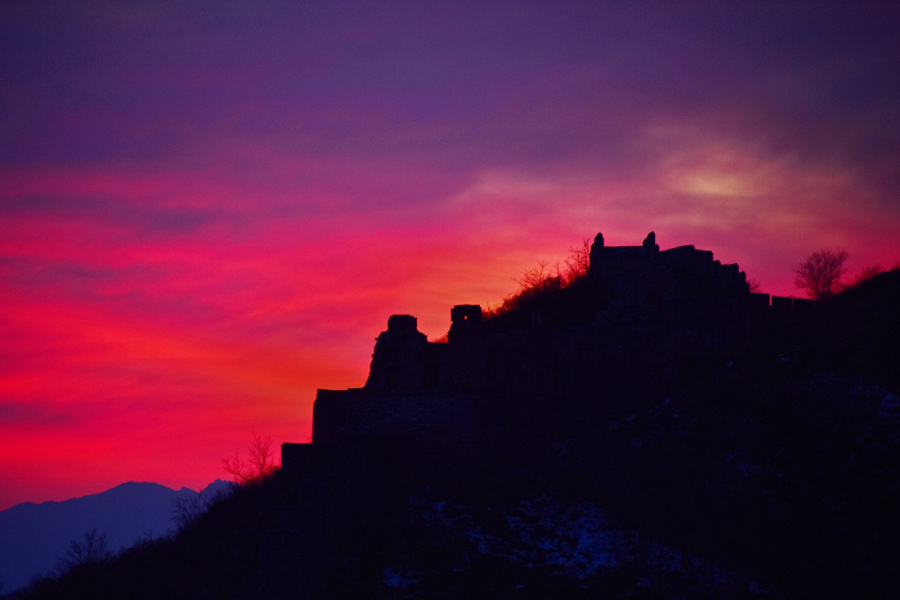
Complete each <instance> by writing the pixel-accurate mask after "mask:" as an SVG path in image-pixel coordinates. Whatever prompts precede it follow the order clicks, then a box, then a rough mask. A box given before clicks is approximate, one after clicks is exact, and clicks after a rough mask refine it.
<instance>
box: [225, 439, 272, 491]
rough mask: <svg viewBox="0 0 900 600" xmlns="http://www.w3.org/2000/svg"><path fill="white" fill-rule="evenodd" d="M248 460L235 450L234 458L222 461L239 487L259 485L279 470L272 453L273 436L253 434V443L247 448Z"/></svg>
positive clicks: (229, 457)
mask: <svg viewBox="0 0 900 600" xmlns="http://www.w3.org/2000/svg"><path fill="white" fill-rule="evenodd" d="M247 453H248V456H247V459H246V460H245V459H242V458H241V455H240V453H239V452H238V451H237V450H235V451H234V456H228V457H225V458H223V459H222V466H223V467H224V468H225V471H226V472H227V473H229V474H230V475H231V476H232V477H233V478H234V482H235V483H237V484H238V485H258V484H260V483H262V482H263V481H264V480H265V479H267V478H268V477H270V476H271V475H272V474H273V473H274V472H275V471H277V470H278V465H276V464H275V457H274V453H273V451H272V436H266V437H262V436H260V435H257V434H256V432H253V442H251V443H250V445H249V446H248V447H247Z"/></svg>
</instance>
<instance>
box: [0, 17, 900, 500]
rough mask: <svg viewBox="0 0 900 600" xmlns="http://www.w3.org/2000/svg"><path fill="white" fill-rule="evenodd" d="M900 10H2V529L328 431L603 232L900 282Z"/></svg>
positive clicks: (177, 480)
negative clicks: (408, 362)
mask: <svg viewBox="0 0 900 600" xmlns="http://www.w3.org/2000/svg"><path fill="white" fill-rule="evenodd" d="M785 4H790V6H785ZM891 4H892V3H886V2H878V3H872V4H866V3H863V2H852V3H846V4H842V3H836V2H797V3H780V2H717V1H716V2H668V1H664V2H632V1H625V2H607V1H600V0H594V1H591V2H550V1H546V2H527V1H522V0H518V1H515V2H487V1H484V0H480V1H477V2H465V1H454V2H427V1H420V0H416V1H408V2H340V1H327V2H297V1H289V2H238V1H216V2H212V1H208V2H207V1H197V2H171V3H170V2H166V1H162V0H152V1H150V0H148V1H146V2H123V1H112V0H104V1H97V0H79V1H77V2H76V1H72V2H49V1H46V2H44V1H40V0H22V1H18V0H7V1H4V2H3V3H2V4H0V359H2V360H0V509H5V508H8V507H9V506H11V505H13V504H15V503H18V502H22V501H45V500H61V499H65V498H69V497H72V496H78V495H83V494H87V493H95V492H99V491H102V490H104V489H107V488H109V487H112V486H114V485H116V484H118V483H121V482H124V481H129V480H138V481H156V482H159V483H162V484H165V485H170V486H174V487H180V486H183V485H186V486H189V487H194V488H198V487H202V486H204V485H205V484H207V483H209V482H210V481H212V480H213V479H216V478H217V477H224V472H223V471H222V468H221V458H222V457H224V456H226V455H228V454H229V453H233V452H234V450H235V449H236V448H239V447H240V448H244V447H246V445H247V443H248V442H249V441H250V440H251V438H252V433H253V432H257V433H259V434H262V435H271V436H272V437H273V438H274V440H275V441H276V443H279V444H280V443H281V442H283V441H307V440H308V439H309V434H310V424H311V417H312V403H313V400H314V398H315V390H316V389H317V388H345V387H353V386H360V385H362V384H363V383H364V381H365V378H366V375H367V371H368V361H369V359H370V357H371V352H372V347H373V343H374V337H375V336H376V335H377V334H378V333H379V332H380V331H382V330H383V329H384V328H385V326H386V322H387V318H388V316H389V315H391V314H393V313H409V314H413V315H415V316H417V317H418V319H419V328H420V330H422V331H423V332H425V333H426V334H427V335H428V336H429V337H430V338H432V339H434V338H437V337H440V336H442V335H443V334H444V333H446V331H447V328H448V325H449V313H450V307H451V306H452V305H453V304H459V303H480V304H482V305H488V304H493V303H496V302H498V301H499V300H500V299H502V297H503V296H505V295H507V294H509V293H510V292H512V291H514V289H515V287H516V284H515V282H514V280H515V278H517V277H518V276H520V274H521V273H522V271H523V270H524V269H526V268H528V267H531V266H533V265H534V264H536V263H537V262H538V261H539V260H542V259H545V260H548V261H550V262H555V261H556V260H560V259H564V258H565V256H566V254H567V249H568V248H569V247H571V246H574V245H577V244H579V243H580V242H581V240H582V239H583V238H585V237H589V236H590V237H593V236H594V235H595V234H596V233H597V232H598V231H602V232H603V234H604V237H605V238H606V241H607V244H610V245H634V244H640V242H641V241H642V240H643V238H644V236H645V235H646V234H647V232H649V231H651V230H654V231H655V232H656V235H657V242H658V243H659V244H660V246H661V247H662V248H664V249H665V248H670V247H674V246H678V245H683V244H694V245H696V246H697V247H699V248H703V249H706V250H712V251H713V252H714V253H715V256H716V258H718V259H720V260H722V261H723V262H737V263H739V264H740V265H741V268H742V269H743V270H744V271H745V272H746V273H747V274H748V276H749V277H750V278H751V279H755V280H758V281H759V282H760V283H761V285H762V288H763V290H764V291H767V292H770V293H777V294H783V295H792V294H793V295H801V292H799V291H797V290H795V289H794V288H793V284H792V279H793V277H792V273H791V269H792V267H793V266H795V265H796V264H797V263H799V262H800V261H801V260H802V259H803V258H804V257H805V256H806V255H807V254H809V253H810V252H812V251H814V250H817V249H819V248H825V247H836V246H840V247H843V248H846V249H847V250H848V251H849V253H850V261H849V263H848V265H849V270H850V274H851V275H852V274H854V273H855V272H857V271H859V270H861V269H862V268H864V267H868V266H872V265H876V264H879V265H881V266H882V267H885V268H889V267H891V266H894V265H895V264H897V263H898V262H900V241H898V233H900V67H898V65H900V36H898V31H900V10H898V8H897V7H896V5H894V6H893V8H891V7H890V5H891Z"/></svg>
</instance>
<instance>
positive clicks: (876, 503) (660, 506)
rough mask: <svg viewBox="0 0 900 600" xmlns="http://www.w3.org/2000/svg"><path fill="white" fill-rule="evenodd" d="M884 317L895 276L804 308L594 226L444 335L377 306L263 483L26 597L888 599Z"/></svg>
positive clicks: (896, 480)
mask: <svg viewBox="0 0 900 600" xmlns="http://www.w3.org/2000/svg"><path fill="white" fill-rule="evenodd" d="M898 306H900V288H898V273H897V272H891V273H886V274H884V275H882V276H879V277H876V278H874V279H873V280H872V281H870V282H868V283H867V284H865V285H863V286H860V287H859V288H858V289H854V290H850V291H847V292H845V293H844V294H841V295H839V296H837V297H835V298H834V299H832V300H831V301H829V302H828V303H820V304H813V303H812V302H809V301H801V300H795V299H791V298H770V297H768V296H763V295H760V294H750V292H749V289H748V286H747V285H746V279H745V278H744V276H743V273H740V271H739V269H738V268H737V266H736V265H721V264H719V263H718V261H715V260H714V259H713V257H712V253H709V252H704V251H699V250H696V249H694V248H693V247H682V248H674V249H671V250H665V251H661V250H660V249H659V247H658V246H656V244H655V236H653V235H652V234H651V235H649V236H648V237H647V239H646V240H645V241H644V244H643V245H641V246H634V247H613V248H610V247H606V246H604V245H603V241H602V236H598V238H597V239H596V240H595V243H594V245H593V247H592V249H591V266H590V271H589V273H588V274H587V276H585V277H584V278H583V279H582V280H580V281H578V282H577V283H575V284H573V285H570V286H569V287H566V288H563V289H558V290H550V291H547V292H546V293H542V294H536V295H534V296H533V297H531V298H529V299H528V300H527V301H523V302H520V303H518V304H517V306H515V307H514V308H513V309H512V310H509V311H507V312H505V313H504V314H501V315H498V316H495V317H493V318H490V319H484V318H483V313H482V311H481V309H480V307H477V306H473V305H461V306H457V307H454V308H453V309H452V311H451V326H450V331H449V334H448V337H447V341H446V342H445V343H440V344H436V343H430V342H428V341H427V339H426V338H425V336H424V335H423V334H421V333H420V332H419V331H418V330H417V325H416V319H415V318H414V317H412V316H411V315H394V316H391V317H390V319H389V320H388V328H387V330H386V331H385V332H383V333H382V334H381V335H380V336H379V337H378V339H377V342H376V346H375V351H374V355H373V359H372V365H371V369H370V374H369V378H368V381H367V383H366V385H365V387H363V388H360V389H351V390H320V391H319V394H318V397H317V400H316V404H315V409H314V425H313V438H312V443H309V444H285V445H284V447H283V449H282V461H283V468H282V471H280V472H279V473H278V474H277V475H276V477H275V478H273V479H272V480H270V481H268V482H266V483H265V484H264V485H263V486H261V487H258V488H248V489H245V490H244V491H243V492H242V493H241V494H239V495H237V496H236V497H235V498H233V499H231V500H228V501H225V502H223V503H221V504H219V505H217V506H215V507H214V508H213V510H212V511H210V513H209V514H208V515H207V516H205V517H204V518H202V519H200V520H198V521H197V523H195V524H194V525H193V526H192V527H190V528H188V529H186V530H185V531H184V532H183V533H182V535H181V536H179V537H178V538H177V539H176V540H173V541H166V542H154V543H152V544H148V545H146V546H145V547H142V548H137V549H135V550H133V551H132V552H130V553H128V554H126V555H125V556H123V557H122V558H121V559H120V560H119V561H117V562H115V563H113V564H110V565H106V566H103V567H102V568H101V567H98V568H96V569H91V570H90V572H88V571H85V572H84V573H73V574H72V575H70V576H69V577H67V578H63V579H62V580H60V581H59V582H56V583H47V584H45V585H44V586H43V587H42V588H41V589H39V590H36V591H35V592H34V594H32V595H30V596H26V597H29V598H52V597H57V598H58V597H77V595H76V594H88V592H89V593H90V597H96V598H102V597H110V598H113V597H125V596H127V597H132V598H140V597H148V598H149V597H154V598H156V597H168V598H260V599H261V598H423V599H424V598H428V599H434V598H446V599H451V598H491V599H495V598H535V599H536V598H601V597H602V598H606V597H610V598H626V597H627V598H729V599H731V598H847V597H866V598H888V597H896V596H897V595H898V593H900V574H898V571H897V569H896V565H895V560H896V557H897V556H898V555H900V535H898V534H900V515H898V513H897V511H896V506H898V502H900V398H898V392H900V384H898V381H897V369H896V366H897V364H900V363H898V362H897V360H896V357H897V352H898V343H900V342H898V340H900V327H898V318H897V312H898V311H897V310H896V309H897V307H898Z"/></svg>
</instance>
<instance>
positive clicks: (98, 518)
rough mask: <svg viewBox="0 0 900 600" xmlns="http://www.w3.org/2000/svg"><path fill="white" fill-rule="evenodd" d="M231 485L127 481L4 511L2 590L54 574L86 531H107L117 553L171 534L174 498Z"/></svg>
mask: <svg viewBox="0 0 900 600" xmlns="http://www.w3.org/2000/svg"><path fill="white" fill-rule="evenodd" d="M230 486H231V484H230V483H228V482H225V481H222V480H217V481H215V482H213V483H212V484H210V485H209V486H207V488H206V489H204V490H203V491H201V492H196V491H194V490H191V489H188V488H181V489H180V490H173V489H171V488H168V487H166V486H164V485H160V484H158V483H137V482H129V483H123V484H121V485H118V486H116V487H114V488H112V489H109V490H106V491H105V492H102V493H99V494H91V495H88V496H84V497H81V498H72V499H70V500H66V501H64V502H42V503H40V504H35V503H32V502H25V503H22V504H17V505H16V506H13V507H12V508H9V509H7V510H4V511H0V585H2V587H0V594H4V593H9V592H12V591H14V590H16V589H18V588H20V587H23V586H25V585H28V583H29V582H30V581H31V580H32V579H33V578H35V577H36V576H38V575H46V574H50V573H52V572H53V571H54V570H55V569H56V567H57V565H58V564H59V557H60V556H62V555H63V554H64V553H65V552H66V549H67V548H68V547H69V545H70V543H71V541H72V540H75V539H80V538H82V537H83V536H84V534H85V532H87V531H90V530H92V529H94V528H96V529H97V530H98V531H99V532H101V533H103V534H105V535H106V536H107V539H108V541H109V549H110V550H111V551H112V552H114V553H115V552H118V551H120V550H122V549H123V548H127V547H129V546H131V545H133V544H134V543H135V542H136V541H138V540H140V539H144V538H148V537H153V538H156V537H161V536H165V535H167V534H169V533H171V532H172V530H173V529H174V526H175V522H174V521H173V509H174V503H175V501H176V500H179V499H181V500H184V501H187V502H188V503H190V502H192V500H193V498H198V499H204V500H205V499H206V498H208V497H211V496H215V495H216V494H218V493H219V492H220V491H223V490H227V489H228V488H230ZM196 505H197V504H196V503H194V506H196Z"/></svg>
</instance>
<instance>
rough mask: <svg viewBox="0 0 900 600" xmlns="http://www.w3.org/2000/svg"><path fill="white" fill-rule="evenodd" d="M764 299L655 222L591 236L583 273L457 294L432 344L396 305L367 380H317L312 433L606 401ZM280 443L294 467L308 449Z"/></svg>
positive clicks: (340, 439)
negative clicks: (543, 286)
mask: <svg viewBox="0 0 900 600" xmlns="http://www.w3.org/2000/svg"><path fill="white" fill-rule="evenodd" d="M762 304H765V306H766V307H767V308H768V305H769V299H768V296H765V297H760V295H754V294H751V293H750V291H749V286H748V284H747V279H746V276H745V274H744V273H743V272H741V270H740V269H739V267H738V265H735V264H722V263H720V262H719V261H718V260H715V259H714V257H713V253H712V252H709V251H706V250H697V249H696V248H694V247H693V246H680V247H677V248H671V249H668V250H660V248H659V246H658V245H657V243H656V236H655V234H654V233H652V232H651V233H650V234H649V235H647V237H646V238H645V239H644V241H643V243H642V244H641V245H639V246H607V245H605V244H604V240H603V235H602V234H597V236H596V237H595V239H594V242H593V244H592V246H591V249H590V268H589V270H588V272H587V273H586V275H585V276H584V277H582V278H581V279H579V280H577V281H575V282H573V283H572V284H570V285H569V286H568V287H566V288H564V289H560V290H554V291H552V292H548V293H546V294H540V295H536V296H535V297H533V298H531V299H530V301H529V302H527V303H523V304H522V305H521V306H520V307H519V308H517V309H516V310H512V311H508V312H506V313H503V314H499V315H493V314H487V313H485V312H484V311H483V310H482V308H481V307H480V306H477V305H459V306H454V307H453V308H452V309H451V311H450V328H449V332H448V335H447V338H446V341H444V342H429V341H428V340H427V338H426V336H425V335H424V334H423V333H421V332H420V331H418V327H417V321H416V318H415V317H414V316H412V315H393V316H391V317H390V318H389V319H388V327H387V330H386V331H384V332H383V333H381V334H380V335H379V336H378V338H377V340H376V343H375V349H374V353H373V356H372V363H371V368H370V372H369V377H368V380H367V381H366V384H365V386H364V387H363V388H359V389H350V390H340V391H335V390H320V391H319V392H318V395H317V398H316V403H315V408H314V420H313V442H312V443H313V444H315V445H318V446H319V447H320V448H322V447H329V448H334V447H337V446H341V445H344V444H347V443H350V442H351V441H352V442H353V443H365V442H364V441H365V440H373V439H376V438H380V439H384V438H387V437H390V438H392V439H396V440H405V441H407V442H408V441H410V440H415V439H418V440H419V441H420V442H421V443H423V444H424V443H426V441H427V445H430V446H437V445H438V444H450V445H451V446H453V447H457V446H459V445H463V446H465V445H466V444H468V443H469V442H468V441H464V440H462V439H461V438H462V437H466V436H470V435H471V434H472V432H473V431H476V430H478V429H479V428H478V427H477V426H476V425H475V424H474V421H477V420H482V421H483V419H482V417H483V416H484V412H485V409H484V406H485V405H492V406H501V405H505V404H506V403H507V401H508V399H510V398H515V404H516V405H517V406H518V408H516V409H510V410H517V411H518V412H520V413H529V414H531V415H541V416H540V417H539V418H540V419H541V420H542V423H543V424H544V425H547V424H548V422H547V421H546V419H547V418H550V421H551V422H552V423H558V424H560V427H563V426H564V425H562V424H564V423H565V422H566V421H568V420H571V419H572V418H574V417H575V415H581V416H583V415H585V414H596V413H609V412H613V413H614V412H616V411H617V410H623V409H626V408H628V407H629V398H630V397H637V396H639V397H642V398H646V397H648V393H647V392H648V390H649V391H653V390H659V391H660V392H661V391H663V390H664V389H665V388H666V387H667V386H669V385H671V383H672V382H674V381H676V380H677V378H678V377H679V376H680V375H681V374H682V373H683V372H684V370H685V369H690V368H693V367H694V366H695V365H697V364H702V363H703V362H705V361H709V360H716V359H717V357H721V356H724V355H727V354H730V353H734V352H738V351H740V349H741V347H742V346H743V345H744V344H746V342H747V339H748V336H749V332H750V328H751V319H750V314H751V312H752V311H753V309H754V307H756V308H759V306H761V305H762ZM516 418H517V419H518V418H522V415H521V414H520V415H517V416H516ZM577 418H581V417H580V416H579V417H577ZM544 434H546V432H545V433H544ZM551 435H552V434H551ZM404 443H405V442H404ZM285 452H286V455H285V457H284V464H285V466H286V468H290V465H291V464H293V463H294V462H295V460H296V461H299V462H303V459H301V458H299V457H300V455H302V454H303V453H310V452H311V450H308V449H305V448H303V447H302V446H301V445H290V446H286V448H285Z"/></svg>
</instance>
